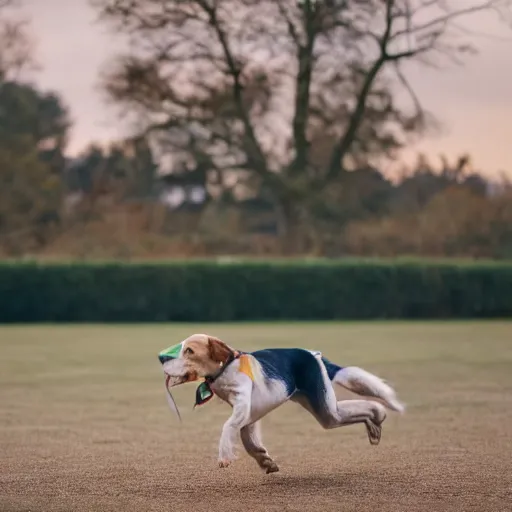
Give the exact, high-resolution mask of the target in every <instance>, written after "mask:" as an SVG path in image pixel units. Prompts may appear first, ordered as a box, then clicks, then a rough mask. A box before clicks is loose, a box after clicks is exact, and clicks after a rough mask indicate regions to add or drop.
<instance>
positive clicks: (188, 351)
mask: <svg viewBox="0 0 512 512" xmlns="http://www.w3.org/2000/svg"><path fill="white" fill-rule="evenodd" d="M183 353H184V354H193V353H194V351H193V350H192V349H191V348H189V347H187V348H186V349H185V351H184V352H183Z"/></svg>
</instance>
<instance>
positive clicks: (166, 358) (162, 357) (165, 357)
mask: <svg viewBox="0 0 512 512" xmlns="http://www.w3.org/2000/svg"><path fill="white" fill-rule="evenodd" d="M158 359H159V360H160V362H161V363H162V364H164V363H167V361H171V360H172V359H174V357H171V356H168V355H165V354H160V355H159V356H158Z"/></svg>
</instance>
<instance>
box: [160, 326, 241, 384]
mask: <svg viewBox="0 0 512 512" xmlns="http://www.w3.org/2000/svg"><path fill="white" fill-rule="evenodd" d="M233 352H234V350H233V349H232V348H231V347H229V346H228V345H226V343H224V342H223V341H221V340H219V339H218V338H215V337H213V336H208V335H207V334H193V335H192V336H190V337H188V338H187V339H186V340H184V341H182V342H181V343H178V344H177V345H174V346H172V347H169V348H168V349H166V350H163V351H162V352H160V354H159V355H158V359H160V362H161V363H162V365H163V370H164V373H165V374H166V375H167V376H168V378H169V387H173V386H177V385H179V384H183V383H185V382H192V381H195V380H198V379H200V378H202V377H206V376H207V375H212V374H213V373H215V372H216V371H217V370H218V369H219V368H220V367H221V366H222V365H223V364H225V363H226V362H227V361H228V360H229V358H230V356H231V355H232V354H233Z"/></svg>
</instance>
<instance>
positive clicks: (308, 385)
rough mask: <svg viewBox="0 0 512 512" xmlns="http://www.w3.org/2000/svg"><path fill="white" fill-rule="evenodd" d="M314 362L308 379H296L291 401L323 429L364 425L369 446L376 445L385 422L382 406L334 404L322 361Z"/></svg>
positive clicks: (354, 402) (372, 403)
mask: <svg viewBox="0 0 512 512" xmlns="http://www.w3.org/2000/svg"><path fill="white" fill-rule="evenodd" d="M315 362H316V364H315V365H313V364H309V365H308V370H309V371H308V372H307V377H304V378H301V377H299V378H298V379H297V380H298V381H299V382H298V384H299V385H298V386H297V392H296V394H295V395H294V396H293V397H292V400H293V401H294V402H297V403H299V404H300V405H302V406H303V407H304V408H305V409H306V410H308V411H309V412H310V413H311V414H313V416H314V417H315V418H316V419H317V421H318V422H319V423H320V424H321V425H322V427H324V428H325V429H331V428H337V427H342V426H345V425H353V424H355V423H364V425H365V426H366V430H367V433H368V438H369V440H370V443H371V444H378V443H379V441H380V437H381V429H382V427H381V425H382V422H383V421H384V420H385V419H386V409H385V408H384V406H383V405H382V404H380V403H378V402H375V401H370V400H341V401H337V398H336V394H335V392H334V388H333V386H332V384H331V381H330V379H329V376H328V374H327V370H326V368H325V366H324V364H323V362H322V361H321V360H318V359H316V358H315ZM302 375H306V374H304V373H303V374H302Z"/></svg>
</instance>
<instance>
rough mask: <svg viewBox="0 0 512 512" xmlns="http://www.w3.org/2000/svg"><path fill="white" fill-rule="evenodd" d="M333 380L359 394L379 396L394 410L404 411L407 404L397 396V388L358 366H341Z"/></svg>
mask: <svg viewBox="0 0 512 512" xmlns="http://www.w3.org/2000/svg"><path fill="white" fill-rule="evenodd" d="M332 381H333V382H335V383H336V384H339V385H340V386H343V387H344V388H346V389H348V390H350V391H352V392H353V393H357V394H358V395H362V396H367V397H372V398H378V399H380V400H381V401H382V402H383V403H384V405H386V406H387V407H388V408H389V409H391V410H392V411H396V412H400V413H403V412H404V411H405V406H404V404H402V403H401V402H400V401H399V400H398V398H397V397H396V393H395V390H394V389H393V388H392V387H391V386H390V385H389V384H387V383H386V382H384V381H383V380H382V379H381V378H380V377H377V376H376V375H373V373H370V372H367V371H366V370H363V369H362V368H358V367H357V366H347V367H346V368H340V369H339V370H338V371H337V372H336V373H335V374H334V378H333V379H332Z"/></svg>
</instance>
